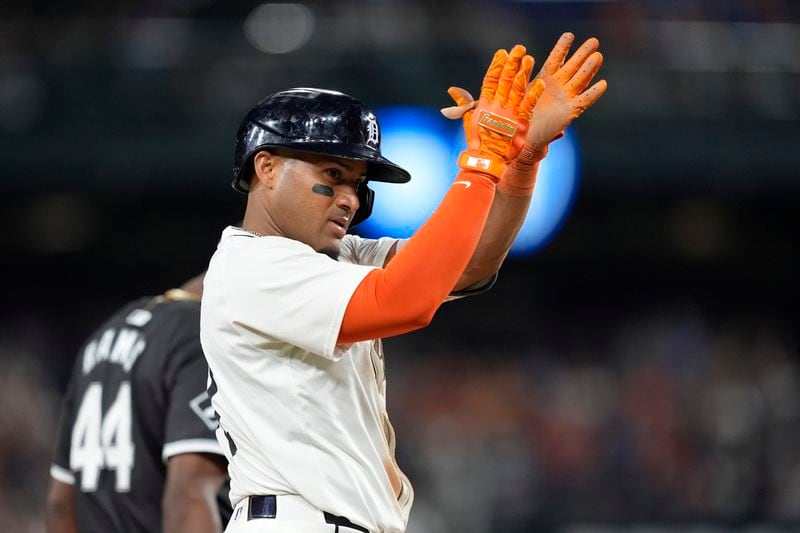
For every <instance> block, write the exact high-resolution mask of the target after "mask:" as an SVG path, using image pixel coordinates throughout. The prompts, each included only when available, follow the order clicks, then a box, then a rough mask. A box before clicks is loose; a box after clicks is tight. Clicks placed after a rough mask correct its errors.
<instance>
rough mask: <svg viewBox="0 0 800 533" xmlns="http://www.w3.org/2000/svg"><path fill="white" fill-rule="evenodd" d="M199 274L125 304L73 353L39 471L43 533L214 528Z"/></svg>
mask: <svg viewBox="0 0 800 533" xmlns="http://www.w3.org/2000/svg"><path fill="white" fill-rule="evenodd" d="M202 283H203V281H202V276H198V277H197V278H194V279H192V280H191V281H189V282H187V283H186V284H185V285H183V287H181V288H180V289H173V290H170V291H168V292H166V293H165V294H163V295H162V296H157V297H155V298H153V297H146V298H141V299H138V300H136V301H134V302H131V303H129V304H127V305H125V306H124V307H123V308H122V309H120V310H119V311H117V312H116V313H115V314H114V315H113V316H112V317H111V318H110V319H109V320H108V321H107V322H105V323H104V324H103V325H102V326H101V327H100V328H99V329H97V331H95V333H93V334H92V336H91V337H89V339H88V340H87V341H86V343H85V344H84V346H83V348H82V349H81V351H80V352H79V355H78V359H77V361H76V362H75V366H74V370H73V374H72V378H71V380H70V384H69V387H68V389H67V393H66V396H65V398H64V404H63V409H62V414H61V421H60V427H59V433H58V440H57V444H56V450H55V458H54V460H53V465H52V467H51V470H50V472H51V477H52V480H51V486H50V493H49V497H48V504H47V530H48V532H49V533H71V532H75V531H98V532H99V531H103V532H112V531H126V532H139V531H141V532H154V531H162V527H163V531H169V532H176V531H186V532H189V531H191V532H200V533H212V532H218V531H220V530H221V529H222V523H221V522H222V520H224V517H221V514H220V509H219V507H218V503H217V501H216V500H217V496H218V493H219V491H220V488H221V486H222V485H223V483H224V482H225V479H226V473H225V460H224V458H223V456H222V450H221V449H220V447H219V445H218V443H217V441H216V439H215V437H214V430H215V428H216V425H217V422H216V419H215V417H214V413H213V410H212V409H211V408H210V404H209V401H208V396H207V393H206V380H207V377H208V375H207V373H208V370H207V366H206V362H205V359H204V357H203V354H202V350H201V347H200V339H199V328H200V294H201V292H202ZM226 500H227V498H225V500H222V501H221V503H220V504H221V506H222V509H223V514H226V515H229V511H225V507H226V506H228V505H229V504H228V503H227V501H226Z"/></svg>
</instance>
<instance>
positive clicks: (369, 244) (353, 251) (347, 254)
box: [339, 235, 403, 268]
mask: <svg viewBox="0 0 800 533" xmlns="http://www.w3.org/2000/svg"><path fill="white" fill-rule="evenodd" d="M399 242H403V241H399V240H398V239H393V238H391V237H381V238H380V239H364V238H362V237H359V236H358V235H345V237H344V239H342V244H341V250H340V253H339V260H340V261H342V262H345V263H352V264H355V265H367V266H374V267H378V268H382V267H383V265H384V263H385V262H386V255H387V254H388V253H389V250H391V249H392V246H394V245H395V244H397V243H399Z"/></svg>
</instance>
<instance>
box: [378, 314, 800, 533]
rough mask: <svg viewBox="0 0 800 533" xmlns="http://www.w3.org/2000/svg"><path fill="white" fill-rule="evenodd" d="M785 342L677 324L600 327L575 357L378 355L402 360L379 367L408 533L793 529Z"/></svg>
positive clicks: (759, 327)
mask: <svg viewBox="0 0 800 533" xmlns="http://www.w3.org/2000/svg"><path fill="white" fill-rule="evenodd" d="M579 327H580V325H577V324H565V327H564V329H563V330H562V331H558V332H556V333H555V336H556V337H563V338H568V337H569V336H570V335H571V331H575V329H574V328H579ZM784 334H785V332H784V333H781V332H780V331H779V328H778V327H776V326H773V325H769V324H766V323H765V321H763V320H762V319H748V320H742V321H740V322H739V321H737V322H736V323H731V324H727V325H712V324H709V323H708V322H707V321H706V320H704V318H702V317H700V316H698V315H696V314H694V313H692V312H688V311H686V312H681V313H676V314H671V313H670V314H665V315H661V314H655V315H651V316H643V317H639V318H637V319H635V320H629V321H625V322H620V323H618V324H616V325H613V324H609V329H608V334H607V337H606V338H605V339H604V343H601V345H598V346H595V347H592V348H590V349H586V348H585V347H584V348H581V349H580V351H578V352H577V353H570V352H566V353H563V352H559V350H557V349H554V347H553V346H549V347H548V346H540V347H539V348H535V349H532V350H531V351H530V352H527V353H508V352H507V351H505V350H504V349H503V341H502V339H497V340H496V342H497V344H496V348H495V350H494V351H484V352H483V353H478V354H476V353H475V352H474V351H471V350H469V349H468V348H467V347H461V348H460V349H459V350H455V349H454V350H453V351H452V352H451V353H417V354H404V353H402V351H403V350H402V349H401V350H400V352H401V353H394V351H393V350H387V352H388V357H395V358H396V359H400V358H402V357H405V356H408V355H411V358H412V359H413V362H412V363H411V364H408V365H402V364H400V363H399V362H398V361H397V360H396V359H395V360H393V361H391V362H390V382H389V399H390V402H391V403H392V406H391V409H390V412H391V413H393V418H394V420H395V424H396V426H397V431H398V439H399V441H398V442H399V443H400V454H401V456H400V464H401V466H402V467H404V468H406V469H407V471H408V473H409V475H410V476H411V479H412V480H413V481H414V483H415V486H416V488H417V504H416V506H415V510H414V512H413V517H412V524H411V526H412V527H411V528H410V531H413V532H414V533H418V532H430V533H436V532H450V531H459V532H475V533H477V532H490V531H504V532H513V531H519V532H523V531H542V530H550V529H560V528H562V527H566V526H567V525H568V524H576V523H595V524H596V523H600V524H624V523H636V522H640V523H641V522H643V523H661V524H685V523H687V522H691V523H702V522H704V521H706V522H708V521H711V522H714V523H717V524H720V523H721V524H727V525H728V526H730V527H731V528H733V526H738V525H742V524H751V523H755V522H767V523H770V524H782V525H784V526H785V525H787V524H795V525H796V524H797V520H798V519H800V447H798V446H797V443H798V442H799V441H800V383H798V379H799V376H798V365H797V355H798V354H797V347H796V344H795V341H796V339H793V338H787V337H786V336H784ZM454 340H455V339H454ZM562 340H563V339H562ZM562 343H563V342H562ZM454 346H457V344H454ZM392 365H394V366H392ZM391 370H394V372H393V373H391ZM556 526H558V527H556ZM679 529H680V528H679Z"/></svg>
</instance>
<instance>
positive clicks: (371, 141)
mask: <svg viewBox="0 0 800 533" xmlns="http://www.w3.org/2000/svg"><path fill="white" fill-rule="evenodd" d="M367 120H368V122H367V146H369V147H370V148H373V149H375V150H377V149H378V147H379V146H380V143H381V139H380V133H379V130H378V121H377V120H376V119H375V117H374V116H373V115H369V116H368V117H367Z"/></svg>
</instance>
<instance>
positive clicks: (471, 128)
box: [442, 45, 544, 181]
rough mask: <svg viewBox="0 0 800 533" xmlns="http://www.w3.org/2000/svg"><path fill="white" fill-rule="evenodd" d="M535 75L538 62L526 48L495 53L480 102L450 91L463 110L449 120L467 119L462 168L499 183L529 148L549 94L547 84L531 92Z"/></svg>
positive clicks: (452, 112) (453, 111)
mask: <svg viewBox="0 0 800 533" xmlns="http://www.w3.org/2000/svg"><path fill="white" fill-rule="evenodd" d="M532 70H533V58H532V57H531V56H529V55H526V54H525V47H524V46H521V45H517V46H515V47H514V48H512V49H511V53H508V52H506V51H505V50H498V51H497V52H496V53H495V55H494V58H492V63H491V65H489V70H487V72H486V76H485V77H484V79H483V86H482V87H481V96H480V98H479V99H478V101H477V102H473V101H472V96H471V95H470V94H469V93H468V92H467V91H465V90H464V89H460V88H458V87H451V88H450V89H449V90H448V94H450V96H451V97H452V98H453V100H454V101H455V103H456V105H457V106H458V107H456V108H449V109H447V110H442V112H443V114H444V115H445V116H448V117H450V118H458V117H462V118H463V119H464V133H465V134H466V137H467V150H465V151H464V152H462V153H461V155H459V157H458V165H459V166H460V167H461V168H463V169H466V170H473V171H477V172H482V173H484V174H488V175H489V176H491V177H492V178H493V179H494V180H495V181H498V180H500V177H501V176H502V175H503V173H504V172H505V168H506V164H507V163H508V162H509V161H511V160H513V159H515V158H516V157H517V155H518V154H519V152H520V150H522V146H523V145H524V143H525V136H526V133H527V129H528V123H529V122H530V118H531V113H532V112H533V108H534V106H535V105H536V101H537V100H538V99H539V96H541V94H542V91H543V90H544V82H542V81H541V80H538V81H536V82H534V83H531V84H530V86H528V78H529V77H530V74H531V71H532ZM448 111H450V114H448Z"/></svg>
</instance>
